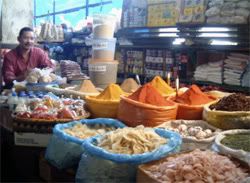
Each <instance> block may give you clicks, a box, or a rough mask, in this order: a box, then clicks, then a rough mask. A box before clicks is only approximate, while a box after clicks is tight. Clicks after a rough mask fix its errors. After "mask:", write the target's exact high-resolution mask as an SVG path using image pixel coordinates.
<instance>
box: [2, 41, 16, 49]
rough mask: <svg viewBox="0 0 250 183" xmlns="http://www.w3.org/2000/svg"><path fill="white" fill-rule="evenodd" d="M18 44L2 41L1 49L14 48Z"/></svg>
mask: <svg viewBox="0 0 250 183" xmlns="http://www.w3.org/2000/svg"><path fill="white" fill-rule="evenodd" d="M17 46H18V44H17V43H1V42H0V48H1V49H13V48H15V47H17Z"/></svg>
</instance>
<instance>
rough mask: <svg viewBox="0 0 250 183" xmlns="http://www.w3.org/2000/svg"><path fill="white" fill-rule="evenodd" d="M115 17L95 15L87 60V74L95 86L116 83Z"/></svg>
mask: <svg viewBox="0 0 250 183" xmlns="http://www.w3.org/2000/svg"><path fill="white" fill-rule="evenodd" d="M115 23H116V22H115V17H113V16H109V15H96V16H95V17H94V30H93V40H92V59H90V60H89V66H88V67H89V75H90V79H91V81H92V82H93V83H94V84H95V86H96V87H100V88H105V87H106V86H107V85H109V84H110V83H116V79H117V68H118V62H117V61H116V60H114V56H115V47H116V38H114V37H113V35H114V28H115Z"/></svg>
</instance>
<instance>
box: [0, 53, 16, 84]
mask: <svg viewBox="0 0 250 183" xmlns="http://www.w3.org/2000/svg"><path fill="white" fill-rule="evenodd" d="M2 73H3V80H4V82H5V83H6V84H11V83H12V82H13V81H14V80H16V79H19V78H17V77H16V75H15V69H14V63H13V62H12V61H11V60H10V59H8V57H4V61H3V67H2Z"/></svg>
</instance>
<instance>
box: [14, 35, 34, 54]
mask: <svg viewBox="0 0 250 183" xmlns="http://www.w3.org/2000/svg"><path fill="white" fill-rule="evenodd" d="M18 41H19V43H20V46H21V48H23V49H25V50H29V49H30V48H31V47H33V46H34V42H35V37H34V32H32V31H25V32H23V34H22V35H21V36H19V37H18Z"/></svg>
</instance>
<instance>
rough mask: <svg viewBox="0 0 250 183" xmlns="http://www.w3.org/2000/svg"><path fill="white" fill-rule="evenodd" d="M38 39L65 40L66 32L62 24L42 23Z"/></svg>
mask: <svg viewBox="0 0 250 183" xmlns="http://www.w3.org/2000/svg"><path fill="white" fill-rule="evenodd" d="M38 40H39V41H49V42H63V41H64V32H63V28H62V26H61V25H53V24H51V23H44V24H42V26H41V31H40V33H39V37H38Z"/></svg>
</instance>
